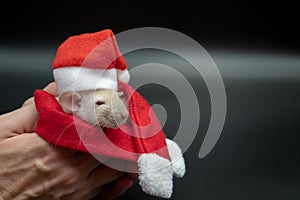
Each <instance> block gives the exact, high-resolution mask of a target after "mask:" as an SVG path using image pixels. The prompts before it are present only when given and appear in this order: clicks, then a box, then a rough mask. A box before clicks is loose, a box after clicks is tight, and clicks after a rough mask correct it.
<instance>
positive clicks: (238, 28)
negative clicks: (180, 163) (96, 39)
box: [0, 1, 300, 200]
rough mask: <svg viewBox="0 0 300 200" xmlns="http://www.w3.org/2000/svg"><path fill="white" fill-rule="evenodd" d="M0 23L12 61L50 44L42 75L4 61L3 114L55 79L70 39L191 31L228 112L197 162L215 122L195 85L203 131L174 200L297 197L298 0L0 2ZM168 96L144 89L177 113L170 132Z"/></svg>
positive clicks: (0, 43) (136, 193) (134, 194)
mask: <svg viewBox="0 0 300 200" xmlns="http://www.w3.org/2000/svg"><path fill="white" fill-rule="evenodd" d="M5 11H6V12H7V13H6V12H5ZM0 19H1V20H0V21H1V27H0V47H1V48H2V50H3V49H7V52H8V55H11V56H12V57H11V58H12V59H14V58H15V59H18V58H20V57H21V56H20V52H21V54H22V53H23V51H24V55H28V59H31V61H30V62H28V60H26V62H25V60H24V68H26V67H27V65H29V64H35V63H43V61H39V60H38V59H37V60H35V59H33V58H35V55H40V54H39V50H44V49H47V48H48V47H50V49H52V50H51V51H49V52H48V51H45V52H46V53H47V56H45V57H46V58H47V60H45V62H44V64H42V66H38V67H41V68H42V67H45V72H44V73H43V74H42V75H41V74H38V73H37V74H34V73H32V72H31V71H30V72H26V73H25V74H22V72H18V71H15V72H14V71H13V70H12V71H5V70H3V71H1V68H2V67H3V65H4V64H7V63H5V62H1V60H0V67H1V68H0V73H1V80H0V86H1V90H2V91H5V93H2V94H1V106H0V108H1V113H4V112H7V111H10V110H13V109H15V108H17V107H19V106H20V105H21V104H22V102H23V101H24V100H25V99H26V98H28V97H30V96H32V94H33V91H34V90H35V89H37V88H42V87H43V86H44V85H46V84H47V83H48V82H50V81H51V80H52V73H51V67H50V66H51V61H52V58H53V57H54V53H55V49H56V48H57V47H58V46H59V44H60V43H61V42H62V41H63V40H65V39H66V38H67V37H69V36H71V35H76V34H80V33H86V32H96V31H99V30H102V29H106V28H110V29H112V30H113V31H114V32H115V33H119V32H122V31H125V30H128V29H132V28H138V27H147V26H155V27H164V28H170V29H174V30H177V31H180V32H182V33H184V34H186V35H188V36H190V37H192V38H193V39H195V40H197V41H198V42H199V43H200V44H201V45H202V46H203V47H204V48H206V50H208V52H209V53H212V54H211V55H212V57H213V58H214V59H215V61H216V63H217V64H218V66H220V71H221V73H222V74H223V75H224V77H223V78H224V84H225V87H226V92H227V101H228V103H227V117H226V122H225V126H224V129H223V131H222V135H221V137H220V139H219V141H218V143H217V145H216V146H215V147H214V149H213V151H212V152H211V153H210V154H209V155H208V156H207V157H205V158H204V159H199V158H198V152H199V148H200V146H201V142H202V141H203V137H204V134H205V131H206V129H207V127H208V124H209V117H210V110H209V106H210V104H209V95H208V94H207V90H206V88H205V84H204V82H203V80H197V81H196V82H194V83H193V87H194V88H195V91H196V92H197V95H198V98H199V102H200V104H201V105H200V109H201V120H202V121H201V122H200V128H199V133H198V134H197V137H196V138H195V140H194V142H193V144H192V145H191V147H190V148H189V149H188V151H186V152H185V154H184V155H185V158H186V163H187V169H188V173H187V175H186V176H185V178H183V179H175V180H174V183H175V189H174V195H173V199H205V200H213V199H280V200H281V199H288V200H294V199H295V200H296V199H299V198H300V192H299V188H300V170H299V169H300V153H299V152H300V149H299V141H300V137H299V133H300V127H299V120H300V114H299V113H300V105H299V103H300V79H299V76H297V73H299V70H298V69H299V68H300V62H299V53H300V52H299V51H300V39H299V35H300V31H299V29H298V26H299V11H298V6H297V5H296V3H294V2H292V1H280V2H275V1H270V2H268V1H243V2H240V1H236V2H235V1H198V2H196V1H195V2H193V1H179V2H176V1H161V2H160V1H130V2H129V1H122V2H117V1H110V2H109V1H38V2H33V1H22V2H16V1H9V2H6V4H2V5H1V12H0ZM0 50H1V49H0ZM216 50H217V51H216ZM27 51H29V53H27ZM30 52H31V54H30ZM43 52H44V51H43ZM214 52H217V53H214ZM240 52H242V54H240ZM228 53H229V54H228ZM152 54H153V53H152ZM30 55H31V56H30ZM228 55H230V57H228V58H227V56H228ZM257 55H259V56H262V57H257ZM265 55H267V56H266V57H264V56H265ZM0 56H1V55H0ZM135 56H136V57H134V56H133V57H130V55H129V56H128V57H127V58H128V63H135V62H136V61H135V58H140V57H142V56H140V57H139V55H138V54H137V55H135ZM222 56H223V57H222ZM154 57H155V56H154ZM166 57H167V55H166ZM21 58H23V57H21ZM42 58H44V57H42ZM151 59H155V58H150V61H151ZM166 60H168V59H166ZM22 62H23V60H20V63H22ZM158 62H159V61H158ZM14 63H15V65H17V64H18V63H17V62H14ZM166 64H168V63H166ZM18 65H22V64H18ZM232 66H234V67H235V69H237V70H238V71H240V74H239V75H240V76H235V75H230V73H231V72H234V71H230V70H229V69H230V67H232ZM273 66H274V68H276V69H280V70H282V77H281V76H280V73H277V75H278V76H270V75H269V73H268V72H266V70H265V69H266V68H267V69H269V70H270V69H271V72H270V73H271V74H272V67H273ZM291 66H292V67H291ZM11 67H12V68H14V66H11ZM16 69H17V68H16ZM18 69H20V68H18ZM245 69H247V70H248V71H247V70H245ZM285 69H289V70H291V69H293V70H292V71H286V70H285ZM254 70H258V72H255V71H254ZM247 72H251V73H254V74H256V75H258V76H257V77H251V76H250V75H249V77H250V78H249V77H248V76H247ZM251 73H250V74H251ZM273 74H274V73H273ZM275 74H276V73H275ZM192 82H193V81H192ZM25 83H26V84H25ZM168 92H169V91H167V90H164V89H163V88H159V87H156V86H152V87H147V88H145V89H144V90H143V89H141V94H143V95H144V96H145V97H146V98H147V99H148V100H149V101H150V102H152V101H153V102H154V103H155V102H157V103H161V104H165V105H166V108H169V110H168V116H171V115H172V114H174V115H173V117H168V121H167V125H166V127H164V130H165V132H166V134H167V135H168V136H169V137H172V136H173V135H172V133H173V132H172V131H176V128H177V127H178V124H177V123H179V119H178V105H177V104H176V101H175V100H174V96H172V94H169V93H168ZM168 95H169V96H168ZM173 103H174V104H173ZM173 106H174V108H173ZM176 106H177V107H176ZM169 112H170V114H169ZM176 116H177V117H176ZM191 120H193V119H191ZM120 199H156V198H154V197H150V196H147V195H145V194H144V193H143V192H142V191H141V190H140V187H139V186H137V185H136V186H135V187H133V188H132V189H130V190H129V191H128V192H127V193H126V194H125V196H123V197H121V198H120Z"/></svg>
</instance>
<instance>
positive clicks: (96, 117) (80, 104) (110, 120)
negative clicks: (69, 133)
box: [59, 89, 129, 128]
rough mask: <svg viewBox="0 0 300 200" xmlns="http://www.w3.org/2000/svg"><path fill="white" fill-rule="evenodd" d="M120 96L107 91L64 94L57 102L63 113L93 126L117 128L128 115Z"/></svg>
mask: <svg viewBox="0 0 300 200" xmlns="http://www.w3.org/2000/svg"><path fill="white" fill-rule="evenodd" d="M120 95H122V94H120V93H118V92H115V91H113V90H109V89H99V90H96V91H80V92H65V93H63V94H62V95H61V96H60V97H59V102H60V104H61V105H62V107H63V109H64V111H65V112H67V113H73V114H75V115H77V116H78V117H80V118H81V119H83V120H84V121H86V122H88V123H90V124H92V125H94V126H101V127H105V128H118V127H119V125H121V124H124V123H125V122H126V120H127V118H128V114H129V113H128V110H127V106H126V105H125V104H124V102H123V100H122V99H121V98H120Z"/></svg>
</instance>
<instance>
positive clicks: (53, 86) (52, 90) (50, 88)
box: [22, 82, 58, 107]
mask: <svg viewBox="0 0 300 200" xmlns="http://www.w3.org/2000/svg"><path fill="white" fill-rule="evenodd" d="M43 90H45V91H46V92H48V93H50V94H52V95H54V96H57V95H58V93H57V88H56V84H55V82H51V83H49V84H48V85H47V86H46V87H45V88H44V89H43ZM31 104H34V97H30V98H29V99H27V100H26V101H25V102H24V103H23V105H22V107H24V106H28V105H31Z"/></svg>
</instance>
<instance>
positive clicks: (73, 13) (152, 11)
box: [0, 0, 299, 51]
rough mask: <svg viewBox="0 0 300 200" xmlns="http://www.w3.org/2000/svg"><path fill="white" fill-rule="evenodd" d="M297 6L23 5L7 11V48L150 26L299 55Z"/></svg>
mask: <svg viewBox="0 0 300 200" xmlns="http://www.w3.org/2000/svg"><path fill="white" fill-rule="evenodd" d="M297 8H298V6H297V5H296V3H294V2H292V1H278V2H276V1H257V0H256V1H243V2H240V1H199V2H198V1H179V2H174V1H173V2H171V1H78V2H77V1H76V2H74V1H39V2H37V1H22V2H18V3H17V2H15V1H11V2H6V4H5V5H2V6H1V14H0V15H1V40H0V41H1V42H9V43H11V42H28V41H30V42H35V43H37V42H42V43H45V42H49V43H53V42H57V41H58V42H61V41H62V40H63V39H65V38H66V37H68V36H70V35H75V34H79V33H84V32H95V31H98V30H101V29H105V28H110V29H112V30H113V31H114V32H116V33H119V32H121V31H125V30H128V29H131V28H137V27H144V26H158V27H165V28H170V29H174V30H178V31H180V32H183V33H185V34H187V35H189V36H190V37H193V38H194V39H196V40H198V41H199V42H200V43H201V44H202V45H204V46H210V45H218V46H220V45H225V46H230V45H232V46H236V45H239V46H241V45H243V46H244V45H247V46H248V47H253V46H257V45H258V46H259V47H270V48H275V49H276V48H280V49H283V48H284V49H287V50H293V51H294V50H297V51H298V50H299V29H298V26H299V12H297Z"/></svg>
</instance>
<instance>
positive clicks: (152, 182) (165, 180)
mask: <svg viewBox="0 0 300 200" xmlns="http://www.w3.org/2000/svg"><path fill="white" fill-rule="evenodd" d="M138 167H139V184H140V186H141V187H142V190H143V191H144V192H146V193H148V194H150V195H153V196H158V197H162V198H170V197H171V195H172V192H173V171H172V166H171V162H170V161H169V160H168V159H165V158H163V157H161V156H159V155H157V154H153V153H149V154H142V155H141V156H140V157H139V159H138Z"/></svg>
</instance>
